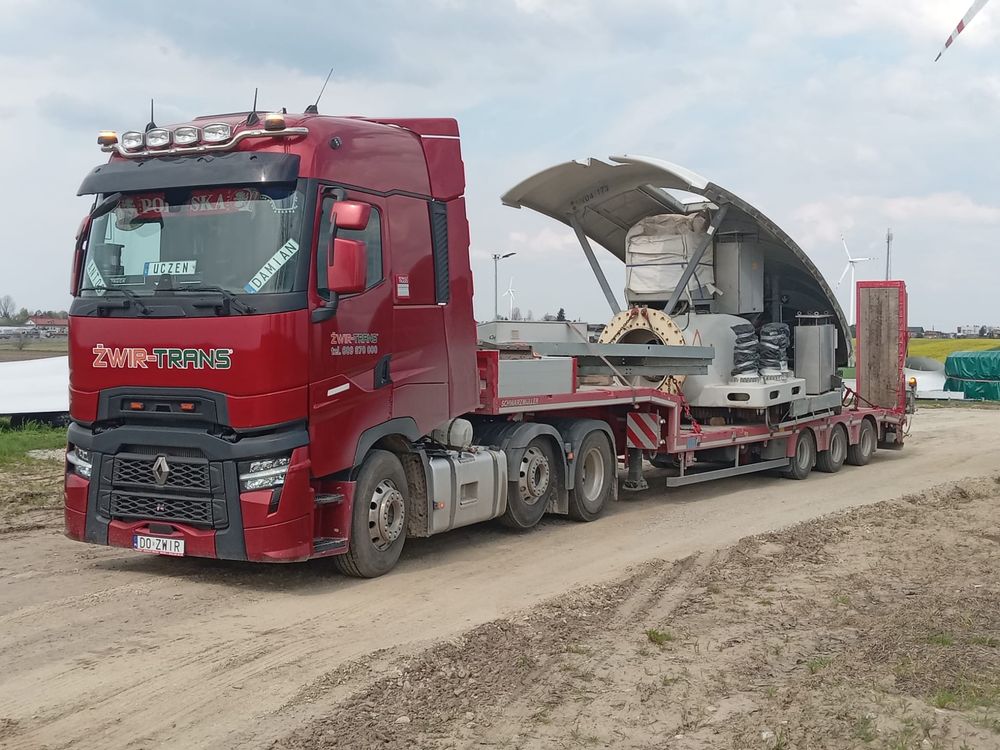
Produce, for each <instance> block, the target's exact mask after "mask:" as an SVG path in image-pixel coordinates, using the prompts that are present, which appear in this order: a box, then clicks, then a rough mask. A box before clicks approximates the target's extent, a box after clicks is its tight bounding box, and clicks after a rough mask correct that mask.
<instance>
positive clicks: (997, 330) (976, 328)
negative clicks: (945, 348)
mask: <svg viewBox="0 0 1000 750" xmlns="http://www.w3.org/2000/svg"><path fill="white" fill-rule="evenodd" d="M958 338H960V339H995V338H1000V326H984V325H968V326H959V327H958Z"/></svg>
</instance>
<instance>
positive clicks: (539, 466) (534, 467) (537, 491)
mask: <svg viewBox="0 0 1000 750" xmlns="http://www.w3.org/2000/svg"><path fill="white" fill-rule="evenodd" d="M551 475H552V468H551V467H550V466H549V459H548V458H547V457H546V455H545V454H544V453H543V452H542V451H541V449H540V448H537V447H536V446H534V445H532V446H530V447H529V448H528V450H526V451H525V452H524V456H523V457H522V458H521V468H520V472H519V473H518V480H517V488H518V490H519V491H520V495H521V499H522V500H523V501H524V502H525V503H527V504H528V505H534V504H535V503H536V502H538V498H540V497H541V496H542V495H544V494H545V493H546V492H547V491H548V489H549V478H550V477H551Z"/></svg>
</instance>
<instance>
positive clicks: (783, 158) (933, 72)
mask: <svg viewBox="0 0 1000 750" xmlns="http://www.w3.org/2000/svg"><path fill="white" fill-rule="evenodd" d="M969 2H970V0H892V2H886V0H841V1H840V2H836V3H831V2H827V1H826V0H700V1H699V2H690V0H617V1H616V2H615V3H608V2H603V1H601V0H578V1H577V2H568V1H565V0H492V1H491V2H481V1H480V2H474V1H473V0H424V1H423V2H420V3H415V2H396V1H394V0H384V1H379V0H364V1H361V2H356V1H355V0H337V2H320V1H317V2H308V1H305V0H296V2H294V3H293V2H286V3H274V2H273V1H271V2H267V1H264V0H244V1H243V2H238V3H230V2H216V3H195V4H191V3H175V2H148V3H135V2H129V3H123V2H122V3H120V2H111V1H106V2H102V3H93V2H88V3H73V2H69V1H68V0H63V1H61V2H57V3H56V2H41V1H39V2H30V1H28V0H0V19H2V20H0V90H2V92H3V93H2V97H0V164H2V167H0V174H2V175H3V177H4V179H3V180H0V259H2V264H3V265H2V268H3V270H2V272H0V295H2V294H11V295H13V296H14V297H15V299H16V301H17V302H18V304H19V305H23V306H25V307H28V308H30V309H36V308H39V309H47V308H55V309H59V308H66V307H68V305H69V301H70V297H69V291H68V278H69V268H70V259H71V253H72V248H73V238H74V235H75V233H76V229H77V226H78V225H79V222H80V220H81V218H82V217H83V215H84V214H85V213H86V211H87V209H88V207H89V202H88V201H87V199H85V198H79V197H76V190H77V188H78V187H79V183H80V181H81V180H82V178H83V176H84V175H85V174H86V172H87V171H88V170H89V169H90V168H92V167H93V166H95V165H97V164H98V163H100V162H102V161H104V160H105V159H106V157H105V155H104V154H102V153H101V152H100V150H99V148H98V146H97V144H96V135H97V131H98V130H99V129H103V128H108V129H116V130H118V131H119V132H120V131H123V130H128V129H135V128H140V129H141V128H142V126H143V125H144V124H145V123H146V122H147V120H148V107H149V99H150V98H151V97H153V98H155V100H156V110H157V113H156V120H157V122H158V123H159V124H161V125H163V124H168V123H170V122H174V121H182V120H187V119H190V118H191V117H192V116H195V115H200V114H209V113H213V112H228V111H239V110H245V109H247V108H248V107H249V105H250V103H251V101H252V98H253V90H254V88H255V87H257V88H259V90H260V103H261V108H262V109H277V108H280V107H282V106H286V107H288V108H289V111H301V109H302V108H303V107H304V106H305V105H306V104H307V103H309V102H311V101H312V100H313V99H315V97H316V94H317V93H318V91H319V89H320V87H321V85H322V83H323V79H324V78H325V76H326V73H327V71H328V70H329V68H330V67H331V66H333V67H334V74H333V78H332V79H331V82H330V85H329V86H328V88H327V90H326V93H325V95H324V98H323V101H322V103H321V107H320V109H321V111H322V112H323V113H325V114H340V115H366V116H413V117H419V116H451V117H455V118H457V119H458V121H459V125H460V128H461V132H462V142H463V154H464V160H465V165H466V177H467V183H468V188H467V192H466V197H467V200H468V207H469V221H470V228H471V234H472V263H473V270H474V273H475V279H476V290H477V291H476V298H475V309H476V313H477V316H478V317H480V318H488V317H490V316H492V310H493V261H492V259H491V256H492V254H493V253H494V252H503V253H506V252H516V253H517V255H515V256H513V257H511V258H508V259H506V260H503V261H501V265H500V269H501V270H500V280H499V283H500V287H501V292H502V291H503V290H504V289H506V288H507V286H508V285H509V284H511V283H512V285H513V287H514V288H515V290H516V298H517V305H518V307H520V308H521V310H522V312H524V313H527V312H528V311H529V310H530V311H531V312H532V313H533V314H534V316H535V317H541V315H543V314H544V313H554V312H556V310H558V309H559V308H560V307H562V308H565V310H566V313H567V316H568V317H570V318H573V319H584V320H588V321H591V322H602V321H605V320H607V319H608V318H609V317H610V313H609V311H608V308H607V304H606V302H605V301H604V298H603V296H602V295H601V292H600V290H599V287H598V286H597V283H596V281H595V280H594V278H593V276H592V274H591V272H590V269H589V267H588V266H587V263H586V261H585V259H584V257H583V255H582V253H581V251H580V249H579V246H578V245H577V244H576V240H575V238H574V236H573V234H572V232H571V230H569V229H568V228H567V227H565V226H563V225H562V224H559V223H557V222H554V221H552V220H551V219H547V218H545V217H542V216H538V215H534V214H532V212H529V211H526V210H516V209H512V208H508V207H505V206H503V205H501V203H500V195H501V194H503V193H504V192H505V191H506V190H507V189H508V188H510V187H512V186H513V185H515V184H517V183H518V182H520V181H521V180H522V179H524V178H526V177H528V176H530V175H532V174H534V173H536V172H538V171H541V170H543V169H545V168H546V167H549V166H551V165H553V164H556V163H559V162H563V161H568V160H571V159H583V158H586V157H598V158H607V157H608V156H610V155H618V154H642V155H647V156H655V157H658V158H661V159H665V160H667V161H670V162H674V163H676V164H680V165H682V166H684V167H687V168H688V169H690V170H693V171H694V172H697V173H699V174H701V175H704V176H705V177H707V178H708V179H709V180H711V181H713V182H716V183H718V184H720V185H722V186H724V187H726V188H728V189H729V190H731V191H733V192H735V193H736V194H737V195H739V196H741V197H742V198H744V199H746V200H748V201H749V202H750V203H751V204H753V205H754V206H756V207H757V208H758V209H760V210H761V211H763V212H764V213H765V214H767V215H768V216H769V217H770V218H771V219H773V220H774V221H775V222H776V223H777V224H778V225H779V226H780V227H782V228H783V229H784V230H785V231H786V232H787V233H788V234H790V235H791V236H792V237H793V238H794V239H795V240H796V241H797V242H798V244H799V245H800V246H801V247H802V248H803V249H804V250H805V252H806V253H807V254H808V255H809V256H810V257H811V258H812V259H813V261H814V262H815V263H816V265H817V266H818V267H819V268H820V270H821V271H822V272H823V274H824V275H825V276H826V278H827V280H828V281H830V282H831V284H834V283H836V281H837V278H838V277H839V276H840V273H841V271H842V269H843V267H844V263H845V261H846V258H845V256H844V250H843V247H842V245H841V240H840V237H841V234H843V235H844V236H845V237H846V239H847V242H848V244H849V246H850V248H851V251H852V252H853V253H854V254H855V255H875V256H878V259H877V260H875V261H872V262H869V263H864V264H861V265H859V267H858V278H859V279H863V278H884V273H885V233H886V229H887V228H888V227H892V230H893V233H894V236H895V239H894V243H893V254H892V259H893V260H892V262H893V275H894V277H896V278H903V279H905V280H906V282H907V284H908V288H909V291H910V323H911V324H912V325H923V326H925V327H935V328H938V329H943V330H951V329H954V328H955V327H956V326H958V325H960V324H973V323H974V324H996V325H1000V303H998V301H997V300H998V297H1000V289H998V285H1000V2H997V3H994V4H991V5H987V6H986V8H985V10H983V11H982V12H981V13H980V14H979V16H978V17H977V18H976V19H975V21H974V22H973V23H972V24H971V26H970V27H969V28H968V29H967V30H966V31H965V32H964V33H963V34H962V35H961V37H960V38H959V40H958V41H957V42H956V43H955V44H954V45H953V46H952V47H951V48H950V49H949V50H948V51H947V52H946V53H945V55H944V56H943V57H942V58H941V60H940V61H939V62H937V63H934V62H933V60H934V57H935V55H936V54H937V52H938V50H939V48H940V47H941V45H942V43H943V42H944V39H945V38H946V37H947V35H948V33H949V32H950V31H951V30H952V29H953V28H954V26H955V25H956V23H957V21H958V20H959V18H961V16H962V14H963V13H964V12H965V11H966V9H967V7H968V5H969ZM599 251H600V249H599ZM600 254H601V255H602V256H606V257H603V259H602V265H603V266H604V268H605V269H606V271H607V274H608V276H609V278H610V280H611V283H612V286H613V287H615V288H616V289H619V290H620V289H621V288H622V287H623V285H624V270H623V268H622V266H621V264H620V262H619V261H617V260H615V259H614V258H612V257H611V256H610V254H608V253H604V252H603V251H600ZM846 286H847V285H846V284H845V286H844V287H842V288H841V289H840V292H839V296H840V298H841V300H842V304H843V305H844V306H845V308H846V301H847V299H848V297H847V288H846ZM506 304H507V302H506V300H504V299H501V306H506Z"/></svg>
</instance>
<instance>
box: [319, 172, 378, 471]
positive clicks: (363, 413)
mask: <svg viewBox="0 0 1000 750" xmlns="http://www.w3.org/2000/svg"><path fill="white" fill-rule="evenodd" d="M340 200H346V201H357V202H359V203H363V204H368V205H370V206H371V214H370V216H369V218H368V222H367V225H366V226H365V227H364V228H363V229H343V228H338V227H335V226H334V222H333V221H332V220H331V213H332V212H333V210H334V208H335V204H336V203H337V201H340ZM318 205H319V206H320V211H319V212H320V215H319V226H318V229H317V231H316V233H315V234H316V244H315V247H314V248H313V258H314V267H315V273H314V274H313V282H312V284H310V286H311V288H312V289H313V293H312V294H311V295H310V296H311V297H313V300H312V304H311V307H312V313H311V314H312V322H311V323H310V325H311V326H312V332H311V340H310V378H309V381H310V396H311V398H310V423H309V432H310V439H311V443H312V450H311V458H312V464H313V474H314V475H315V476H325V475H328V474H332V473H334V472H337V471H341V470H344V469H348V468H350V467H352V466H353V465H354V460H355V451H356V449H357V445H358V438H359V437H360V435H361V433H362V432H364V431H365V430H366V429H368V428H369V427H373V426H375V425H378V424H381V423H383V422H386V421H388V420H389V418H390V416H391V403H392V398H391V391H392V383H391V378H390V376H389V362H390V355H391V353H392V351H393V340H392V339H393V335H392V334H393V300H392V294H391V288H390V283H389V281H388V279H387V275H388V271H387V269H388V268H389V267H391V266H390V259H389V257H388V252H387V250H388V247H389V241H388V240H389V237H388V222H387V221H386V206H385V204H384V201H382V200H381V199H380V198H378V197H376V196H371V195H367V194H362V193H352V192H349V191H347V192H345V191H344V190H342V189H340V188H322V189H321V194H320V199H319V201H318ZM334 237H337V238H344V239H351V240H359V241H361V242H363V243H364V246H365V256H366V258H365V259H366V262H367V272H366V283H365V289H364V291H361V292H358V293H354V294H343V295H339V297H338V298H337V299H336V302H335V304H336V309H335V311H334V312H333V313H332V314H331V312H330V307H329V305H330V304H331V302H333V297H334V295H331V294H330V293H328V292H327V291H326V290H325V288H326V278H327V268H328V266H329V262H330V255H329V254H330V250H331V240H332V239H333V238H334ZM336 262H337V258H336V257H334V258H333V263H334V264H336Z"/></svg>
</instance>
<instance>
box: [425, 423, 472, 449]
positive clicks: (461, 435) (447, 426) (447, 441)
mask: <svg viewBox="0 0 1000 750" xmlns="http://www.w3.org/2000/svg"><path fill="white" fill-rule="evenodd" d="M430 437H431V440H433V441H434V442H435V443H438V444H440V445H443V446H445V447H446V448H453V449H454V450H460V451H461V450H465V449H466V448H468V447H469V446H470V445H472V422H470V421H469V420H468V419H451V420H449V421H447V422H445V423H444V424H443V425H441V426H440V427H438V428H437V429H434V430H432V431H431V435H430Z"/></svg>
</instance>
